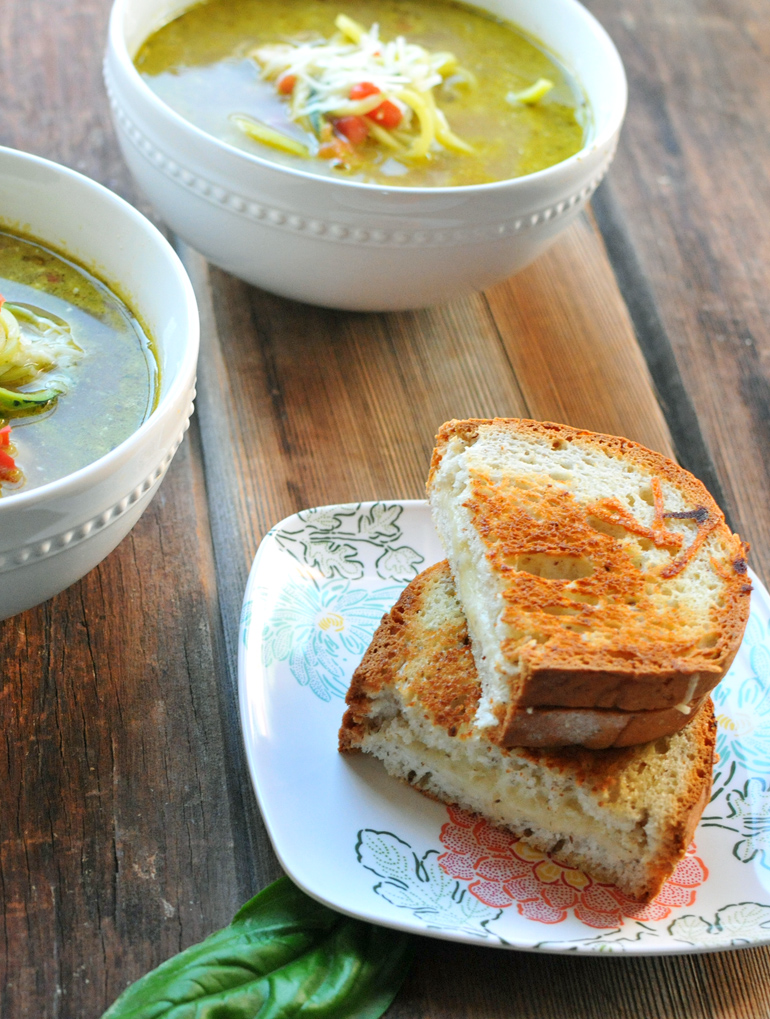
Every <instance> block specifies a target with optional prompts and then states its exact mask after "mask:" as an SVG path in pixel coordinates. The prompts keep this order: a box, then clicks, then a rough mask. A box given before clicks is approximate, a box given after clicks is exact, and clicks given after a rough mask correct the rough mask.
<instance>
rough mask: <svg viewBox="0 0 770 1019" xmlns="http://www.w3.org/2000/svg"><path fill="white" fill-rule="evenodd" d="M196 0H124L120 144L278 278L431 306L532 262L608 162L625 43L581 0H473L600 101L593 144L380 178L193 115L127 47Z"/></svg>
mask: <svg viewBox="0 0 770 1019" xmlns="http://www.w3.org/2000/svg"><path fill="white" fill-rule="evenodd" d="M188 6H190V3H189V2H182V3H180V0H116V2H115V4H114V6H113V9H112V15H111V18H110V29H109V38H108V44H107V55H106V58H105V65H104V75H105V82H106V85H107V91H108V93H109V97H110V102H111V105H112V111H113V118H114V121H115V126H116V129H117V133H118V138H119V140H120V144H121V147H122V149H123V154H124V156H125V158H126V161H127V163H128V165H129V167H130V168H131V171H132V172H133V174H134V176H135V177H136V179H137V181H138V182H139V184H140V185H141V186H142V188H143V189H144V190H145V192H146V193H147V195H148V196H149V197H150V199H151V201H152V202H153V204H154V205H155V206H156V208H157V209H158V211H159V212H160V214H161V215H162V216H163V217H164V219H165V220H166V222H167V223H168V224H169V226H170V227H171V228H172V229H173V230H174V231H175V232H176V233H178V234H179V235H180V236H181V237H183V238H184V239H185V240H186V241H188V242H189V243H190V244H192V245H193V247H195V248H197V249H198V250H199V251H201V252H202V253H203V254H204V255H205V256H206V258H208V259H209V260H210V261H211V262H214V263H215V264H216V265H219V266H221V267H222V268H223V269H226V270H228V271H229V272H232V273H234V274H235V275H236V276H240V277H241V278H242V279H245V280H247V281H248V282H250V283H255V284H257V285H258V286H261V287H264V288H265V289H267V290H272V291H273V292H274V293H277V294H282V295H284V296H286V297H293V298H297V299H298V300H301V301H308V302H310V303H312V304H322V305H327V306H329V307H334V308H349V309H352V310H356V311H390V310H399V309H405V308H417V307H424V306H426V305H430V304H436V303H440V302H442V301H447V300H451V299H454V298H456V297H460V296H463V295H465V294H469V293H471V292H473V291H475V290H481V289H483V288H485V287H488V286H490V285H491V284H493V283H496V282H499V281H500V280H502V279H505V278H506V277H507V276H510V275H511V274H512V273H514V272H517V271H518V270H519V269H522V268H524V266H525V265H527V264H528V263H529V262H531V261H532V259H533V258H535V257H536V256H537V255H539V254H540V252H541V251H543V250H544V249H545V248H546V247H548V245H549V244H550V243H551V242H552V241H553V239H554V238H555V237H556V235H557V234H558V233H559V232H560V231H561V230H563V229H564V227H565V226H566V225H567V224H568V223H569V222H570V220H571V219H573V218H574V217H575V216H576V215H577V213H578V212H579V210H580V209H581V208H582V207H583V206H584V205H585V203H586V201H587V200H588V198H589V197H590V196H591V194H592V193H593V191H594V189H595V188H596V186H597V185H598V184H599V181H600V180H601V179H602V177H603V176H604V174H605V172H606V171H607V168H608V166H609V164H610V162H611V161H612V157H613V155H614V153H615V147H616V145H617V139H618V134H619V131H620V126H621V124H622V122H623V116H624V114H625V108H626V97H627V87H626V78H625V73H624V71H623V65H622V63H621V60H620V57H619V56H618V52H617V50H616V49H615V46H614V45H613V43H612V40H611V39H610V38H609V36H608V35H607V33H606V32H605V31H604V29H603V28H602V27H601V25H600V24H599V23H598V22H597V21H596V19H595V18H594V17H593V16H592V15H591V14H589V13H588V11H587V10H586V9H585V8H584V7H582V6H581V5H580V4H579V3H578V2H577V0H538V2H537V3H533V2H532V0H479V2H478V3H477V5H476V6H478V7H481V8H483V9H484V10H487V11H490V12H491V13H492V14H495V15H497V16H499V17H502V18H505V19H507V20H509V21H512V22H513V23H514V24H516V25H519V26H520V27H521V28H523V29H524V30H525V31H526V32H528V33H529V34H530V35H532V36H534V37H535V38H537V39H539V40H541V41H542V42H543V43H544V45H545V46H546V47H547V48H548V49H549V50H550V51H551V52H552V53H554V54H555V55H556V56H557V57H559V58H560V59H561V60H562V61H563V62H564V63H565V64H566V65H567V66H568V67H569V68H570V69H571V70H572V71H573V73H574V74H575V75H576V77H577V79H578V81H579V82H580V84H581V85H582V87H583V89H584V91H585V93H586V95H587V97H588V102H589V105H590V107H591V111H592V116H593V129H592V131H591V136H590V139H589V141H588V143H587V144H586V146H585V147H584V148H583V149H582V150H581V151H580V152H578V153H577V154H576V155H574V156H572V157H570V158H569V159H566V160H565V161H564V162H562V163H558V164H557V165H556V166H552V167H549V168H548V169H546V170H541V171H539V172H538V173H533V174H529V175H528V176H526V177H518V178H515V179H513V180H507V181H500V182H498V183H494V184H478V185H471V186H463V187H447V188H397V187H394V188H385V187H381V186H379V185H374V184H360V183H356V182H352V181H347V180H336V179H328V178H325V177H318V176H315V175H313V174H310V173H306V172H304V171H301V170H295V169H290V168H288V167H284V166H279V165H277V164H276V163H272V162H270V160H269V159H263V158H261V157H259V156H255V155H251V154H250V153H248V152H245V151H241V150H240V149H236V148H235V147H233V146H231V145H228V144H227V143H225V142H221V141H218V140H217V139H216V138H213V137H212V136H211V135H208V134H206V133H205V132H203V131H201V130H199V129H198V128H197V127H194V126H193V125H192V124H190V123H189V122H188V121H186V120H184V119H183V118H182V117H180V116H179V115H178V114H177V113H175V112H174V111H173V110H171V109H170V108H169V107H168V106H166V105H165V103H163V102H162V101H161V100H160V99H159V98H158V97H157V96H156V95H155V94H154V93H153V92H152V90H151V89H150V88H149V87H148V86H147V85H146V84H145V83H144V81H143V80H142V78H141V77H140V75H139V74H138V72H137V71H136V69H135V67H134V65H133V63H132V58H133V56H134V55H135V54H136V51H137V50H138V48H139V47H140V45H141V44H142V42H144V40H145V39H146V38H147V37H148V36H149V35H150V34H151V33H152V32H153V31H155V30H156V29H157V28H159V27H160V26H161V25H163V24H165V23H166V22H167V21H168V20H169V19H170V18H171V17H173V16H175V15H176V14H178V13H181V11H182V10H183V9H184V8H185V7H188Z"/></svg>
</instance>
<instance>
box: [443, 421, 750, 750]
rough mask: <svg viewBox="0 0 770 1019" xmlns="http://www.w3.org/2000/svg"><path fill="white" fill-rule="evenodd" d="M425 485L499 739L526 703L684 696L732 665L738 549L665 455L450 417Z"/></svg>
mask: <svg viewBox="0 0 770 1019" xmlns="http://www.w3.org/2000/svg"><path fill="white" fill-rule="evenodd" d="M428 493H429V497H430V502H431V507H432V509H433V516H434V521H435V524H436V527H437V530H438V532H439V536H440V538H441V540H442V542H443V544H444V548H445V550H446V552H447V556H448V558H449V562H450V565H451V568H452V573H453V575H454V578H455V582H456V584H457V592H458V595H459V597H460V602H461V604H462V606H463V609H464V612H465V615H466V617H467V620H468V629H469V631H470V634H471V637H472V641H473V651H474V655H475V658H476V665H477V667H478V671H479V676H480V679H481V684H482V700H481V702H480V705H479V715H478V718H477V720H476V721H477V724H478V725H480V726H482V727H485V728H487V729H488V730H489V732H488V735H489V738H490V739H491V740H492V741H494V742H499V743H501V744H502V745H510V744H511V741H512V739H513V738H514V735H513V730H512V725H513V720H514V718H515V716H516V713H517V712H520V711H521V709H523V708H526V707H563V708H575V707H579V708H617V709H621V710H624V711H642V710H645V711H646V710H663V709H672V708H676V706H677V705H689V704H690V703H692V702H693V701H697V700H699V699H700V698H702V697H704V696H705V695H706V694H707V693H708V692H709V691H710V690H711V689H712V688H713V687H714V686H715V685H716V684H717V683H718V682H719V680H720V679H721V678H722V676H723V675H724V674H725V672H726V671H727V669H728V668H729V666H730V664H731V662H732V660H733V658H734V657H735V654H736V652H737V650H738V646H739V644H740V641H741V638H742V635H743V630H744V628H745V625H746V621H747V619H748V612H749V598H748V595H749V593H750V591H751V583H750V581H749V580H748V577H747V564H746V551H747V549H746V547H745V546H744V545H742V543H741V541H740V539H739V538H738V537H737V536H736V535H734V534H732V533H731V532H730V530H729V528H728V527H727V525H726V524H725V521H724V517H723V515H722V513H721V511H720V510H719V508H718V507H717V505H716V503H715V502H714V500H713V499H712V498H711V496H710V495H709V494H708V492H707V491H706V489H705V488H704V487H703V485H702V484H701V483H700V482H699V481H698V480H697V479H696V478H694V477H693V476H692V475H691V474H689V473H688V472H687V471H685V470H683V469H682V468H681V467H679V466H677V464H675V463H673V462H672V461H671V460H668V459H666V457H664V456H661V455H660V454H658V453H653V452H651V451H650V450H648V449H645V448H644V447H643V446H640V445H638V444H637V443H634V442H630V441H628V440H627V439H621V438H616V437H613V436H608V435H597V434H595V433H593V432H585V431H578V430H577V429H574V428H569V427H567V426H565V425H555V424H547V423H546V424H543V423H540V422H535V421H525V420H519V419H504V418H499V419H495V420H492V421H450V422H448V423H447V424H445V425H443V426H442V428H441V430H440V432H439V434H438V437H437V442H436V449H435V451H434V454H433V461H432V464H431V470H430V477H429V480H428Z"/></svg>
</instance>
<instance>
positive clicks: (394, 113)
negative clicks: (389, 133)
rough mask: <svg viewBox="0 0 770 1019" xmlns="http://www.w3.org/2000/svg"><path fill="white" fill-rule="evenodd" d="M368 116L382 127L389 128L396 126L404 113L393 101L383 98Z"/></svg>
mask: <svg viewBox="0 0 770 1019" xmlns="http://www.w3.org/2000/svg"><path fill="white" fill-rule="evenodd" d="M369 116H370V117H371V118H372V120H373V121H374V122H375V123H376V124H381V125H382V127H386V128H388V130H391V129H392V128H394V127H398V125H399V124H400V123H401V121H402V119H403V116H404V115H403V113H402V112H401V110H399V108H398V107H397V106H396V104H395V103H392V102H391V101H390V99H385V100H384V101H383V102H381V103H380V105H379V106H378V107H377V109H376V110H372V112H371V113H370V114H369Z"/></svg>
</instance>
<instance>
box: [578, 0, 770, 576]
mask: <svg viewBox="0 0 770 1019" xmlns="http://www.w3.org/2000/svg"><path fill="white" fill-rule="evenodd" d="M588 6H589V7H590V9H591V10H592V11H593V12H594V13H596V15H597V16H598V17H599V18H600V19H601V20H602V22H603V23H604V25H605V26H606V28H607V29H608V31H609V32H610V33H611V35H612V36H613V38H614V39H615V41H616V43H617V44H618V46H619V49H620V52H621V55H622V57H623V59H624V62H625V65H626V70H627V73H628V76H629V85H630V95H631V99H630V103H629V110H628V116H627V119H626V125H625V128H624V131H623V135H622V137H621V144H620V147H619V151H618V155H617V159H616V162H615V165H614V167H613V169H612V172H611V174H610V176H609V178H608V181H607V182H606V185H605V187H606V188H607V190H608V192H609V195H610V197H611V201H612V203H613V204H614V205H615V206H616V208H617V210H618V215H619V218H620V220H621V222H622V223H623V224H624V225H625V229H626V231H627V234H628V242H629V244H630V247H631V248H632V249H633V250H634V252H635V253H636V257H637V259H638V264H639V268H640V271H641V274H642V277H643V280H644V281H645V283H646V284H647V285H648V287H649V293H650V296H651V299H652V301H653V302H654V304H655V310H656V314H657V315H658V316H659V319H660V322H661V323H662V325H663V328H664V330H665V333H666V335H667V337H668V341H669V343H670V345H671V348H672V350H673V353H674V356H675V359H676V363H677V366H678V370H679V372H680V373H681V376H682V378H683V380H684V383H685V387H686V389H687V391H688V393H689V395H690V398H691V399H692V403H693V406H694V408H695V411H696V414H697V417H698V420H699V422H700V427H701V429H702V431H703V434H704V436H705V439H706V443H707V446H708V449H709V451H710V454H711V457H712V458H713V460H714V462H715V464H716V467H717V472H718V475H719V479H720V481H721V485H722V487H723V489H724V493H725V503H726V508H727V509H728V511H729V513H730V516H731V518H732V520H733V522H734V524H735V526H736V527H737V528H738V529H739V531H740V533H741V535H742V536H743V537H744V538H747V539H749V540H750V541H751V542H752V546H753V553H752V557H751V562H752V564H753V565H754V567H755V568H756V569H758V570H759V572H760V573H762V574H763V576H764V577H765V580H767V579H768V578H770V512H768V506H770V474H768V471H767V450H768V447H769V446H770V413H769V412H768V408H769V407H770V177H769V176H768V167H769V166H770V133H769V132H768V124H769V123H770V88H768V80H769V77H770V8H768V5H767V3H765V2H764V0H746V2H737V0H709V2H707V3H692V2H681V3H676V4H671V3H669V2H666V0H642V2H640V3H635V4H633V5H628V4H620V5H618V4H616V3H614V2H612V0H588ZM680 438H684V440H685V441H686V437H680Z"/></svg>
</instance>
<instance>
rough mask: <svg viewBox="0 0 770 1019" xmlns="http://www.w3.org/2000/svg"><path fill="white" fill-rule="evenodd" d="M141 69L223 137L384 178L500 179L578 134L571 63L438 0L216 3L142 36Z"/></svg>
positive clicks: (295, 161) (572, 143)
mask: <svg viewBox="0 0 770 1019" xmlns="http://www.w3.org/2000/svg"><path fill="white" fill-rule="evenodd" d="M135 64H136V67H137V69H138V70H139V72H140V73H141V75H142V77H143V78H144V80H145V82H146V83H147V84H148V86H149V87H150V88H151V89H152V90H153V91H154V92H155V93H156V94H157V95H158V96H159V97H160V98H161V99H162V100H163V101H164V102H165V103H166V104H167V105H168V106H170V107H171V108H172V109H173V110H175V111H176V112H177V113H179V114H180V115H181V116H182V117H184V118H186V119H187V120H188V121H190V122H191V123H192V124H194V125H196V126H197V127H199V128H201V129H202V130H203V131H206V132H207V133H209V134H211V135H214V136H215V137H217V138H219V139H221V140H222V141H225V142H228V143H230V144H231V145H234V146H237V147H238V148H241V149H244V150H246V151H247V152H251V153H253V154H255V155H260V156H263V157H265V158H267V159H271V160H274V161H275V162H279V163H282V164H284V165H287V166H292V167H296V168H298V169H302V170H305V171H310V172H312V173H317V174H321V175H326V176H333V177H343V178H345V179H348V180H355V181H363V182H367V183H372V184H378V185H386V186H393V185H399V186H408V187H447V186H456V185H463V184H484V183H489V182H492V181H499V180H507V179H509V178H511V177H520V176H523V175H524V174H529V173H534V172H535V171H537V170H542V169H544V168H546V167H548V166H553V165H554V164H555V163H559V162H561V161H562V160H564V159H567V158H568V157H569V156H572V155H574V154H575V153H576V152H578V151H579V150H580V149H581V148H582V147H583V144H584V141H585V137H586V126H587V121H588V109H587V106H586V103H585V99H584V97H583V95H582V93H581V90H580V87H579V85H578V83H577V82H576V81H575V80H574V78H573V77H572V76H571V75H570V73H569V72H568V71H567V69H566V68H564V67H563V66H561V65H560V63H559V62H558V61H557V60H556V59H555V58H554V57H553V56H552V55H551V54H549V53H547V52H546V51H545V49H544V48H543V47H542V46H540V45H539V44H538V43H537V42H536V41H535V40H533V39H530V38H528V37H526V36H525V35H524V34H523V33H522V32H521V31H519V30H518V29H517V28H516V27H515V26H514V25H512V24H509V23H507V22H505V21H501V20H499V19H496V18H494V17H492V16H491V15H487V14H485V13H484V12H481V11H477V10H475V9H472V8H470V7H466V6H464V5H462V4H458V3H451V2H447V0H345V2H344V5H341V4H340V0H210V2H207V3H202V4H198V5H196V6H194V7H191V8H190V9H188V10H187V11H185V12H184V13H183V14H181V15H180V16H179V17H177V18H176V19H175V20H173V21H171V22H170V23H169V24H167V25H165V26H164V27H163V28H161V29H160V30H159V31H157V32H155V33H154V34H153V35H151V36H150V37H149V38H148V39H147V40H146V41H145V43H144V44H143V45H142V46H141V48H140V49H139V51H138V53H137V55H136V59H135Z"/></svg>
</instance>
